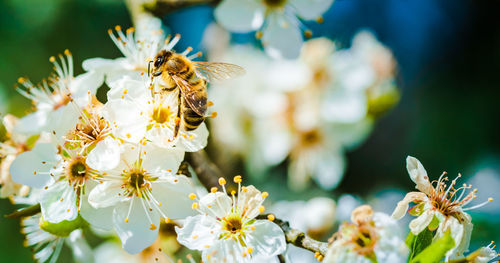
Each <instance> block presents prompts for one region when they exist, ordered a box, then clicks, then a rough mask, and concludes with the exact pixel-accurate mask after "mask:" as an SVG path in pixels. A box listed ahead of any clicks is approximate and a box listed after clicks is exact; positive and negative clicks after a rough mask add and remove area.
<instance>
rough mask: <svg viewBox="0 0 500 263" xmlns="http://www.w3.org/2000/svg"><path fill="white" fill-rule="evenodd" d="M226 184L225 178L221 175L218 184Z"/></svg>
mask: <svg viewBox="0 0 500 263" xmlns="http://www.w3.org/2000/svg"><path fill="white" fill-rule="evenodd" d="M225 184H226V179H224V178H223V177H221V178H219V185H221V186H222V185H225Z"/></svg>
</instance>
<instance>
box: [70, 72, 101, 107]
mask: <svg viewBox="0 0 500 263" xmlns="http://www.w3.org/2000/svg"><path fill="white" fill-rule="evenodd" d="M103 81H104V74H103V73H101V72H98V71H90V72H87V73H84V74H80V75H78V76H76V77H75V78H74V79H73V81H71V86H70V87H69V89H70V91H71V94H72V97H73V99H75V101H77V103H78V105H81V106H84V105H85V104H86V103H85V102H88V99H89V97H90V96H89V94H88V93H89V92H90V94H92V95H95V93H96V90H97V89H98V88H99V87H100V86H101V85H102V82H103ZM79 102H84V103H79Z"/></svg>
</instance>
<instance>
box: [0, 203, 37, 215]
mask: <svg viewBox="0 0 500 263" xmlns="http://www.w3.org/2000/svg"><path fill="white" fill-rule="evenodd" d="M41 211H42V210H41V208H40V204H36V205H32V206H29V207H26V208H22V209H19V210H17V211H15V212H13V213H11V214H8V215H5V217H7V218H20V217H27V216H32V215H36V214H38V213H40V212H41Z"/></svg>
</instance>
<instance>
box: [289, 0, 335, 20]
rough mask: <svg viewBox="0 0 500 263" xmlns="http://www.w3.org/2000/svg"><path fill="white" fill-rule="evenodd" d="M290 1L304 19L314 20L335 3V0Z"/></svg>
mask: <svg viewBox="0 0 500 263" xmlns="http://www.w3.org/2000/svg"><path fill="white" fill-rule="evenodd" d="M289 3H290V4H291V5H292V6H293V7H294V9H295V12H297V15H299V16H300V17H301V18H302V19H305V20H313V19H317V18H318V17H320V16H321V15H322V14H323V13H324V12H326V11H327V10H328V9H329V8H330V6H331V5H332V4H333V0H290V2H289Z"/></svg>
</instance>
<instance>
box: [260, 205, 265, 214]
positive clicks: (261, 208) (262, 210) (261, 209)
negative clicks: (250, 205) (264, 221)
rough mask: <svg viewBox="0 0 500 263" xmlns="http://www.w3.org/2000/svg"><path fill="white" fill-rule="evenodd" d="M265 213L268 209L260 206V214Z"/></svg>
mask: <svg viewBox="0 0 500 263" xmlns="http://www.w3.org/2000/svg"><path fill="white" fill-rule="evenodd" d="M264 211H266V207H265V206H263V205H261V206H259V212H261V213H264Z"/></svg>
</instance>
